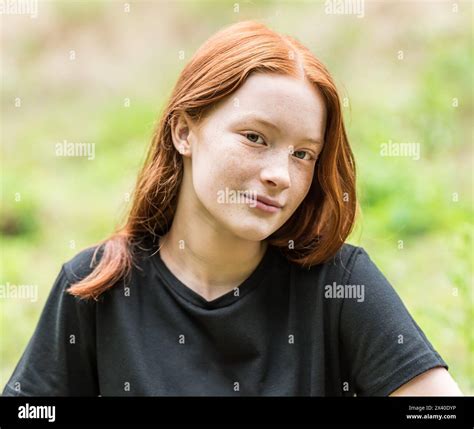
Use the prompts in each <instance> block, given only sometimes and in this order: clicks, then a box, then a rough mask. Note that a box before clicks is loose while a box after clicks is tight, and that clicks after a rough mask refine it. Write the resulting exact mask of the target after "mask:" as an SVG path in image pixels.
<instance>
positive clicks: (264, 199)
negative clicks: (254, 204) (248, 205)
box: [257, 195, 283, 209]
mask: <svg viewBox="0 0 474 429" xmlns="http://www.w3.org/2000/svg"><path fill="white" fill-rule="evenodd" d="M257 201H261V202H262V203H264V204H266V205H267V206H272V207H276V208H278V209H281V208H282V207H283V206H282V205H281V204H280V203H279V202H278V201H276V200H272V199H271V198H267V197H264V196H262V195H257Z"/></svg>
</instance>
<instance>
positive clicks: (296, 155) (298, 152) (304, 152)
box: [293, 150, 314, 160]
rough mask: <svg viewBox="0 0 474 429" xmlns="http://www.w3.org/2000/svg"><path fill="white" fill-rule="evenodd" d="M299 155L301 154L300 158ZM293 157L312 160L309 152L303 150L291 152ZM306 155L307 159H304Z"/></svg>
mask: <svg viewBox="0 0 474 429" xmlns="http://www.w3.org/2000/svg"><path fill="white" fill-rule="evenodd" d="M299 154H302V157H300V156H298V155H299ZM293 155H294V156H295V157H296V158H298V159H304V160H310V159H314V158H313V156H312V154H311V153H310V152H307V151H305V150H295V151H294V152H293ZM306 155H308V158H305V156H306Z"/></svg>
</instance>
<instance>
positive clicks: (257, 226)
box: [229, 221, 275, 241]
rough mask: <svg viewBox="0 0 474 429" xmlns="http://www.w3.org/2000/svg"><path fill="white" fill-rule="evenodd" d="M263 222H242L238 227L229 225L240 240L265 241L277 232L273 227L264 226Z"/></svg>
mask: <svg viewBox="0 0 474 429" xmlns="http://www.w3.org/2000/svg"><path fill="white" fill-rule="evenodd" d="M262 223H263V222H262V221H261V222H257V223H256V222H255V221H254V222H252V221H250V222H248V223H245V222H241V223H239V224H238V225H229V229H230V230H231V231H232V232H233V234H234V235H236V236H237V237H239V238H242V239H244V240H249V241H263V240H265V239H266V238H268V237H269V236H270V235H272V234H273V233H274V232H275V229H274V228H273V227H272V226H271V225H262Z"/></svg>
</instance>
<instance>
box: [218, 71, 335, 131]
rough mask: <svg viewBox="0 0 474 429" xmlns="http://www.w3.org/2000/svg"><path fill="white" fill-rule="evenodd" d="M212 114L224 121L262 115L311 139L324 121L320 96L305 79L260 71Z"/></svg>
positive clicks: (323, 124)
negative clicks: (307, 135) (310, 136)
mask: <svg viewBox="0 0 474 429" xmlns="http://www.w3.org/2000/svg"><path fill="white" fill-rule="evenodd" d="M215 113H216V116H218V117H219V120H222V121H224V122H225V123H230V122H232V123H235V122H236V121H239V120H247V119H248V118H251V117H252V116H254V115H257V116H262V117H265V118H266V119H267V120H268V121H271V122H273V123H274V124H275V125H276V126H278V128H280V129H281V130H289V129H290V130H293V131H295V132H298V133H305V134H309V135H312V136H314V137H315V138H317V137H321V135H322V134H324V133H323V129H324V126H325V120H326V108H325V104H324V98H323V95H322V94H321V92H320V90H319V89H318V88H317V87H315V86H314V85H313V84H311V83H310V82H309V81H307V80H301V79H297V78H293V77H291V76H283V75H276V74H263V73H257V74H253V75H251V76H250V77H249V78H248V79H247V80H246V81H245V82H244V84H243V85H242V86H241V87H240V88H239V89H238V90H237V91H235V92H234V93H233V94H232V96H230V97H229V99H227V100H226V101H225V102H224V103H223V104H222V105H221V106H220V107H219V108H218V109H217V110H216V111H215ZM216 119H217V118H216Z"/></svg>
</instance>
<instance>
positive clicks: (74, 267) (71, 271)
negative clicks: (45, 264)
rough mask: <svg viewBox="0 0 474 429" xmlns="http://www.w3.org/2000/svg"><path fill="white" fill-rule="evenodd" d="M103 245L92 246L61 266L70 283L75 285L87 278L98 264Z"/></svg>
mask: <svg viewBox="0 0 474 429" xmlns="http://www.w3.org/2000/svg"><path fill="white" fill-rule="evenodd" d="M103 250H104V247H103V245H94V246H90V247H87V248H86V249H84V250H82V251H80V252H79V253H77V254H76V255H75V256H74V257H72V258H71V259H69V260H68V261H66V262H65V263H64V264H63V271H64V274H65V275H66V278H67V280H68V281H69V282H70V283H76V282H79V281H80V280H82V279H84V278H85V277H87V276H88V275H89V274H90V273H91V272H92V271H93V270H94V268H95V267H96V266H97V264H98V263H99V262H100V259H101V257H102V254H103Z"/></svg>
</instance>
